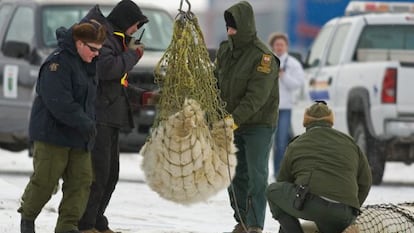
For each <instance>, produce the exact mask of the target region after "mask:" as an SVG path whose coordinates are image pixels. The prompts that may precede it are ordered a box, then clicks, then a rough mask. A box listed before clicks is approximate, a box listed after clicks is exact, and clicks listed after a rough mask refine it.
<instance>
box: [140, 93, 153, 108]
mask: <svg viewBox="0 0 414 233" xmlns="http://www.w3.org/2000/svg"><path fill="white" fill-rule="evenodd" d="M153 97H154V92H152V91H145V92H143V93H142V95H141V105H142V106H148V105H154V103H153Z"/></svg>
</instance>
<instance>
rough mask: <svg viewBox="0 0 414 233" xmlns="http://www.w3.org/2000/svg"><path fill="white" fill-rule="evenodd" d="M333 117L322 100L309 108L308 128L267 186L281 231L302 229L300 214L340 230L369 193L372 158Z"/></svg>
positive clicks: (322, 227) (327, 230)
mask: <svg viewBox="0 0 414 233" xmlns="http://www.w3.org/2000/svg"><path fill="white" fill-rule="evenodd" d="M333 121H334V117H333V112H332V110H331V109H329V107H328V106H327V105H326V103H325V102H323V101H318V102H316V103H315V104H313V105H312V106H311V107H310V108H308V109H307V110H306V111H305V116H304V120H303V126H304V127H305V128H306V132H305V133H304V134H302V135H300V136H298V137H296V138H295V139H294V140H292V141H291V142H290V144H289V146H288V148H287V150H286V153H285V157H284V160H283V162H282V166H281V169H280V172H279V175H278V177H277V182H276V183H273V184H271V185H270V186H269V187H268V189H267V193H266V194H267V199H268V202H269V206H270V210H271V212H272V215H273V218H274V219H276V220H278V221H279V223H280V230H279V233H290V232H296V233H301V232H303V230H302V228H301V225H300V223H299V220H298V218H301V219H306V220H309V221H313V222H315V224H316V225H317V227H318V229H319V232H321V233H340V232H342V231H343V230H344V229H345V228H347V227H348V226H349V225H350V224H351V223H352V222H353V221H354V220H355V218H356V216H357V215H358V213H359V208H360V207H361V205H362V203H363V202H364V201H365V199H366V197H367V196H368V192H369V190H370V187H371V182H372V180H371V179H372V178H371V171H370V167H369V165H368V161H367V158H366V156H365V155H364V154H363V152H362V151H361V150H360V148H359V147H358V145H356V144H355V142H354V140H353V139H352V138H351V137H349V136H347V135H345V134H344V133H342V132H339V131H338V130H335V129H333V128H332V126H333Z"/></svg>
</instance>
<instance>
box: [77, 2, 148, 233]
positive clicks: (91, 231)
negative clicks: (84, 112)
mask: <svg viewBox="0 0 414 233" xmlns="http://www.w3.org/2000/svg"><path fill="white" fill-rule="evenodd" d="M85 18H86V19H88V18H93V19H96V20H97V21H99V22H101V23H102V24H104V25H105V26H106V28H107V39H106V41H105V43H104V45H103V47H102V49H101V51H100V57H99V61H98V62H97V76H98V79H99V85H98V90H97V98H96V121H97V136H96V144H95V147H94V149H93V150H92V165H93V169H94V178H95V179H94V181H93V183H92V186H91V192H90V196H89V201H88V205H87V208H86V211H85V213H84V214H83V217H82V219H81V220H80V221H79V229H80V230H81V231H82V232H84V233H96V232H101V233H112V232H113V231H112V230H111V229H110V228H109V226H108V219H107V218H106V217H105V215H104V213H105V210H106V207H107V206H108V204H109V201H110V199H111V196H112V193H113V191H114V190H115V186H116V184H117V182H118V177H119V143H118V137H119V131H120V129H121V128H133V127H134V123H133V119H132V111H131V108H130V103H129V99H128V95H127V92H126V87H127V84H128V81H127V77H128V72H129V71H130V70H131V69H132V68H133V67H134V66H135V64H136V63H137V62H138V61H139V59H140V58H141V57H142V55H143V52H144V47H143V45H142V44H140V45H135V43H133V42H134V38H132V37H131V35H132V34H133V33H135V32H136V31H137V30H138V29H139V28H140V27H141V26H142V25H144V24H145V23H147V22H148V19H147V17H146V16H145V15H144V14H143V13H142V12H141V9H140V8H139V7H138V6H137V5H136V4H135V3H134V2H132V1H130V0H122V1H120V2H119V3H118V4H117V5H116V6H115V7H114V8H113V9H112V11H111V12H110V13H109V15H108V16H107V17H106V18H105V17H104V16H103V15H102V13H101V11H100V10H99V8H98V6H96V7H94V8H93V9H91V10H90V12H89V13H88V15H87V16H86V17H85Z"/></svg>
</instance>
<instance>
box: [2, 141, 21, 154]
mask: <svg viewBox="0 0 414 233" xmlns="http://www.w3.org/2000/svg"><path fill="white" fill-rule="evenodd" d="M0 148H2V149H5V150H8V151H12V152H20V151H22V150H25V149H27V145H26V144H23V143H0Z"/></svg>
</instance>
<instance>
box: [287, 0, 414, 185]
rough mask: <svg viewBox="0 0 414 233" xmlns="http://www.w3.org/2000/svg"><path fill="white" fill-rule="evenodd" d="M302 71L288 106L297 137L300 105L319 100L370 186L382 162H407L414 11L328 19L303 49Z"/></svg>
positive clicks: (413, 126)
mask: <svg viewBox="0 0 414 233" xmlns="http://www.w3.org/2000/svg"><path fill="white" fill-rule="evenodd" d="M412 5H414V4H412ZM411 9H414V8H411ZM305 72H306V84H305V85H304V87H303V89H302V90H301V91H300V93H298V95H297V99H296V103H295V106H294V107H293V109H292V130H293V133H294V134H295V135H298V134H300V133H302V132H304V128H303V126H302V125H301V124H300V122H302V119H303V113H304V111H305V108H306V107H308V106H310V105H311V103H312V101H315V100H325V101H326V102H327V103H328V105H329V106H330V107H331V108H332V109H333V110H334V114H335V123H334V128H336V129H338V130H340V131H342V132H345V133H348V134H349V135H351V136H353V137H354V139H355V141H356V142H357V143H358V145H359V146H360V147H361V148H362V150H363V151H364V152H365V154H366V155H367V158H368V160H369V162H370V165H371V169H372V175H373V183H374V184H377V185H378V184H380V183H381V181H382V177H383V174H384V169H385V162H386V161H400V162H404V163H406V164H410V163H412V162H413V161H414V14H412V13H411V14H410V13H381V14H364V15H354V16H344V17H338V18H334V19H332V20H330V21H329V22H328V23H326V24H325V25H324V26H323V28H322V29H321V31H320V32H319V34H318V36H317V38H316V39H315V41H314V43H313V45H312V46H311V48H310V51H309V54H308V56H307V59H306V61H305Z"/></svg>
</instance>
